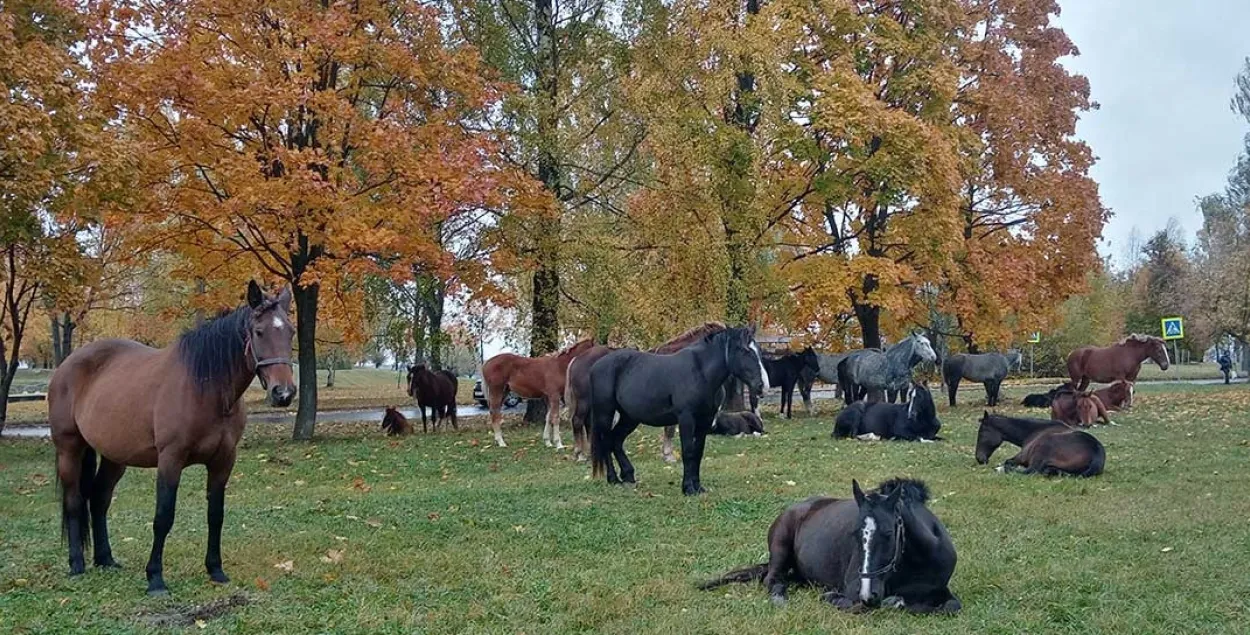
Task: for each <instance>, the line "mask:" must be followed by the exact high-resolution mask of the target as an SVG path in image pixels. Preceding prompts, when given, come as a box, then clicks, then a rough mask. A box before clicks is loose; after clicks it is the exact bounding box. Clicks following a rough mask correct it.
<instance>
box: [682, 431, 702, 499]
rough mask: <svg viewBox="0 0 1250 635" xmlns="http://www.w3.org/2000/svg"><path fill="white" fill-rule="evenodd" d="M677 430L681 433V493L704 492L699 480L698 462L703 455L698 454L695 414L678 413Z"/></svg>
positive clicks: (690, 494)
mask: <svg viewBox="0 0 1250 635" xmlns="http://www.w3.org/2000/svg"><path fill="white" fill-rule="evenodd" d="M677 420H678V424H677V430H678V431H679V432H680V433H681V493H682V494H685V495H686V496H693V495H695V494H701V493H703V488H702V487H700V486H699V482H698V480H697V476H696V475H697V474H698V462H699V459H702V458H703V457H702V456H698V455H697V454H696V452H697V450H696V449H695V445H696V442H695V428H696V427H697V424H696V423H695V420H694V415H693V414H691V413H689V412H682V413H681V414H680V415H678V419H677Z"/></svg>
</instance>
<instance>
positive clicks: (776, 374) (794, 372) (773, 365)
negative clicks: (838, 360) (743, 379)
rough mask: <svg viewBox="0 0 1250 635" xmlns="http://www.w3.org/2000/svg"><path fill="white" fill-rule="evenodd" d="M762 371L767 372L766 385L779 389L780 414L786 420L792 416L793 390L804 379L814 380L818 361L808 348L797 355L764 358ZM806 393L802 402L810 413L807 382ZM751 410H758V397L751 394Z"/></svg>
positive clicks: (809, 393)
mask: <svg viewBox="0 0 1250 635" xmlns="http://www.w3.org/2000/svg"><path fill="white" fill-rule="evenodd" d="M763 359H764V370H765V371H767V372H768V383H769V385H772V386H780V387H781V414H783V415H785V416H786V418H787V419H790V418H792V417H793V414H794V389H795V388H796V387H800V386H801V385H802V384H803V382H804V379H805V376H806V377H812V378H814V377H815V376H816V374H817V373H819V372H820V360H819V359H817V357H816V352H815V351H813V350H812V348H811V347H810V346H809V347H807V348H805V349H803V350H802V351H800V352H798V353H786V354H785V355H781V356H779V357H765V358H763ZM807 387H808V388H807V391H806V392H804V393H803V395H804V397H803V402H804V404H805V405H806V406H807V410H808V413H809V414H810V413H811V397H810V395H811V382H810V381H808V382H807ZM751 410H752V411H757V410H759V395H758V394H756V393H751Z"/></svg>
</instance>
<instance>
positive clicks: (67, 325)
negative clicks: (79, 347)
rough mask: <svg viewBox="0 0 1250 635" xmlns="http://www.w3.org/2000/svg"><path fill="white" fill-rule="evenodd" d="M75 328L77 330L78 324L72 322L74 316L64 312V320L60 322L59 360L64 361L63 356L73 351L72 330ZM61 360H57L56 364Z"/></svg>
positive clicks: (67, 355)
mask: <svg viewBox="0 0 1250 635" xmlns="http://www.w3.org/2000/svg"><path fill="white" fill-rule="evenodd" d="M76 330H78V324H77V323H76V322H74V316H72V315H70V314H69V313H66V314H65V321H64V322H62V323H61V361H65V358H66V357H69V356H70V353H73V352H74V331H76ZM61 361H58V362H57V365H58V366H60V364H61Z"/></svg>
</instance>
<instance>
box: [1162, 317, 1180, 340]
mask: <svg viewBox="0 0 1250 635" xmlns="http://www.w3.org/2000/svg"><path fill="white" fill-rule="evenodd" d="M1159 322H1160V323H1161V325H1162V327H1163V339H1165V340H1179V339H1183V338H1184V337H1185V322H1184V321H1183V320H1182V319H1181V318H1178V317H1169V318H1163V319H1162V320H1160V321H1159Z"/></svg>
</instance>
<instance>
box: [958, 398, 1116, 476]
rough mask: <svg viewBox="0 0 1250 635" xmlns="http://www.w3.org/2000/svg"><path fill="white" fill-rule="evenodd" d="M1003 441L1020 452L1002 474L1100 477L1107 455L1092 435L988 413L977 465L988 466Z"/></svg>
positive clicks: (1051, 423)
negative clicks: (1012, 471)
mask: <svg viewBox="0 0 1250 635" xmlns="http://www.w3.org/2000/svg"><path fill="white" fill-rule="evenodd" d="M1003 441H1006V442H1008V443H1011V444H1013V445H1017V446H1019V447H1020V452H1019V453H1018V454H1016V455H1015V456H1013V457H1011V458H1010V459H1007V460H1006V461H1005V462H1004V463H1003V465H1002V467H1001V468H1000V469H1002V470H1003V471H1011V470H1016V469H1019V470H1021V471H1022V472H1024V473H1025V474H1043V475H1045V476H1055V475H1060V474H1068V475H1071V476H1097V475H1099V474H1102V468H1103V465H1104V463H1106V460H1107V452H1106V450H1105V449H1103V447H1102V442H1100V441H1099V440H1098V439H1097V438H1096V437H1094V436H1093V435H1091V434H1089V433H1087V432H1084V431H1081V430H1075V429H1073V428H1071V427H1069V426H1068V425H1066V424H1064V423H1062V422H1060V421H1051V420H1047V419H1025V418H1019V417H1003V416H999V415H992V414H990V413H989V412H986V413H985V414H984V415H982V417H981V428H980V429H979V430H978V431H977V455H976V456H977V463H980V464H981V465H985V464H986V463H987V462H989V460H990V456H992V455H993V454H994V450H997V449H998V446H1000V445H1002V443H1003Z"/></svg>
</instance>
